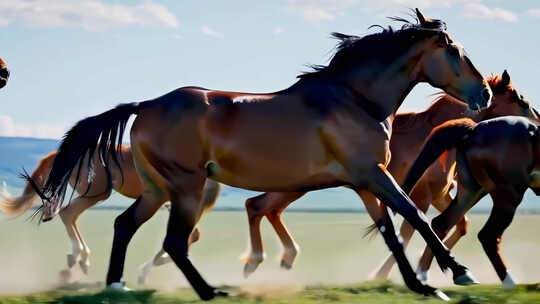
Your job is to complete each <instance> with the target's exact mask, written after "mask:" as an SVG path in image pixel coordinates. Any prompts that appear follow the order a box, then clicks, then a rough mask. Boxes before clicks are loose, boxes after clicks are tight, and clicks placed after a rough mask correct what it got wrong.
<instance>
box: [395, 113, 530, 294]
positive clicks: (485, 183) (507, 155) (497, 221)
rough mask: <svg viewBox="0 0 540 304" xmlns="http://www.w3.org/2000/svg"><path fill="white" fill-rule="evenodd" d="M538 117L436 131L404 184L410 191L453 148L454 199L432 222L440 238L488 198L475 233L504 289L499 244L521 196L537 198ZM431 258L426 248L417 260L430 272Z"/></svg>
mask: <svg viewBox="0 0 540 304" xmlns="http://www.w3.org/2000/svg"><path fill="white" fill-rule="evenodd" d="M538 122H539V120H538V119H527V118H523V117H516V116H505V117H500V118H494V119H490V120H486V121H483V122H480V123H478V124H476V123H475V122H473V121H472V120H470V119H459V120H454V121H448V122H446V123H444V124H443V125H441V126H439V127H437V128H435V129H434V130H433V132H432V133H431V135H430V136H429V138H428V139H427V141H426V144H425V146H424V148H423V150H422V152H421V153H420V155H419V156H418V159H417V160H416V161H415V163H414V164H413V166H412V167H411V171H410V172H409V174H408V175H407V178H406V180H405V183H404V185H403V189H404V190H410V189H411V188H412V187H413V186H414V184H415V183H416V181H417V180H418V178H419V177H420V176H421V175H422V172H424V171H425V169H426V168H427V167H428V166H429V165H430V164H431V163H432V162H433V161H434V160H435V159H437V158H438V157H439V155H441V154H442V153H443V152H444V151H445V150H449V149H452V148H456V150H457V152H456V153H457V178H458V188H457V196H456V198H455V199H454V200H452V203H451V204H450V206H449V207H448V208H446V210H444V211H443V212H442V213H441V214H440V215H439V216H437V217H436V218H434V219H433V222H432V227H433V229H434V230H435V231H436V233H437V234H438V235H439V237H441V238H444V237H445V236H446V234H447V233H448V230H449V229H451V228H452V227H453V226H454V225H455V224H456V222H457V221H458V220H459V219H460V218H461V217H462V216H463V215H464V214H465V213H466V212H467V211H468V210H469V209H470V208H471V207H473V206H474V205H475V204H476V203H477V202H478V201H479V200H480V199H481V198H483V197H484V196H486V195H487V194H489V195H490V196H491V198H492V199H493V208H492V210H491V214H490V216H489V218H488V220H487V222H486V224H485V225H484V227H483V228H482V229H481V230H480V232H479V233H478V239H479V240H480V242H481V243H482V246H483V247H484V251H485V252H486V254H487V256H488V257H489V259H490V261H491V263H492V264H493V267H494V268H495V271H496V273H497V275H498V276H499V278H500V279H501V281H502V282H503V286H504V287H513V286H514V285H515V283H514V280H513V278H512V276H511V275H510V273H509V271H508V269H507V267H506V264H505V262H504V260H503V258H502V256H501V252H500V243H501V238H502V234H503V232H504V230H506V228H508V226H509V225H510V223H511V222H512V219H513V217H514V214H515V212H516V208H517V207H518V205H519V204H520V203H521V200H522V199H523V195H524V193H525V191H526V190H527V189H528V188H531V189H532V190H533V192H534V193H535V194H536V195H540V134H539V131H538ZM432 259H433V256H432V254H431V252H430V250H429V248H426V250H425V251H424V255H423V256H422V259H421V262H420V263H421V264H424V265H423V267H425V268H424V269H428V268H429V264H430V263H431V261H432Z"/></svg>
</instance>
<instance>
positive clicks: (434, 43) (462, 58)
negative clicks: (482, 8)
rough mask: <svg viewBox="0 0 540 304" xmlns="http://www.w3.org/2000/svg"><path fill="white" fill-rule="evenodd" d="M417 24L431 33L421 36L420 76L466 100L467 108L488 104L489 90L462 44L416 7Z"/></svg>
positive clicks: (481, 106) (477, 107) (477, 108)
mask: <svg viewBox="0 0 540 304" xmlns="http://www.w3.org/2000/svg"><path fill="white" fill-rule="evenodd" d="M416 15H417V18H418V22H419V23H420V27H421V28H423V29H425V30H429V29H432V30H433V31H434V34H433V35H431V36H430V37H429V38H427V39H425V48H424V49H425V51H424V52H423V54H422V58H421V59H420V67H419V68H420V73H421V74H420V75H421V76H422V77H423V80H425V81H426V82H428V83H429V84H431V85H433V86H434V87H437V88H440V89H442V90H444V91H445V92H446V93H448V94H450V95H452V96H454V97H456V98H458V99H460V100H463V101H466V102H467V104H468V106H469V108H470V109H471V110H480V109H483V108H486V107H488V106H489V103H490V101H491V96H492V93H491V90H490V88H489V85H488V84H487V81H486V80H485V79H484V77H482V74H480V72H479V71H478V70H477V69H476V68H475V67H474V65H473V64H472V62H471V60H470V59H469V58H468V56H467V54H466V53H465V51H464V50H463V47H462V46H461V45H459V44H458V43H457V42H455V41H454V40H453V39H452V38H451V37H450V35H449V34H448V33H447V32H446V28H445V26H441V24H443V25H444V23H442V21H440V20H432V19H428V18H425V17H424V16H423V15H422V13H420V11H419V10H418V9H416Z"/></svg>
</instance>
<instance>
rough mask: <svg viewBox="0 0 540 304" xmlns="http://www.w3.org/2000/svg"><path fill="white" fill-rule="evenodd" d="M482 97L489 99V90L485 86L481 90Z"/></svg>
mask: <svg viewBox="0 0 540 304" xmlns="http://www.w3.org/2000/svg"><path fill="white" fill-rule="evenodd" d="M482 97H484V100H486V101H489V100H491V91H490V90H488V89H486V88H484V89H483V90H482Z"/></svg>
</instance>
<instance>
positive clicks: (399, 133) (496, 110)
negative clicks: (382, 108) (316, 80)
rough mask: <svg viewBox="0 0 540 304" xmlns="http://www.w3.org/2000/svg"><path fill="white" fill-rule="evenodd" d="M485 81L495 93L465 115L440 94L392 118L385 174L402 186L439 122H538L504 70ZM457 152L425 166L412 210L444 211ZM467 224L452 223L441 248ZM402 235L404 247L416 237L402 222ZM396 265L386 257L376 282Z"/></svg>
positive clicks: (461, 107) (451, 243)
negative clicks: (483, 105)
mask: <svg viewBox="0 0 540 304" xmlns="http://www.w3.org/2000/svg"><path fill="white" fill-rule="evenodd" d="M488 83H489V85H490V87H491V90H492V92H493V99H492V104H491V106H490V107H488V108H487V109H485V110H482V111H476V112H472V111H468V110H467V109H466V105H465V104H463V103H462V102H459V101H458V100H456V99H455V98H452V97H450V96H448V95H443V96H441V97H440V98H439V99H437V100H436V101H435V102H434V103H433V104H432V105H431V106H430V107H429V108H428V109H427V110H426V111H424V112H421V113H406V114H399V115H397V116H396V119H395V120H394V124H393V127H394V132H393V133H392V139H391V140H390V151H392V160H391V161H390V164H389V165H388V170H389V171H390V173H392V175H393V176H394V178H395V179H396V181H398V183H399V184H401V183H402V182H403V181H404V180H405V177H406V174H407V172H408V171H409V169H410V167H411V165H412V164H413V162H414V161H415V160H416V158H417V157H418V155H419V154H420V151H421V149H422V146H423V144H424V141H425V139H426V138H427V137H428V136H429V134H430V132H431V131H432V130H433V129H434V128H435V127H436V126H438V125H440V124H441V123H444V122H446V121H449V120H452V119H457V118H470V119H472V120H474V121H476V122H479V121H482V120H486V119H491V118H495V117H499V116H506V115H515V116H525V117H530V118H536V114H535V113H536V112H535V110H534V108H532V106H531V105H530V104H529V103H528V102H527V101H526V100H525V99H524V98H523V96H522V95H520V94H518V92H517V90H516V89H515V88H514V86H513V84H512V81H511V79H510V75H509V74H508V72H507V71H506V70H505V71H504V72H503V73H502V74H501V75H500V76H491V77H489V78H488ZM455 161H456V156H455V151H454V150H449V151H447V152H446V153H444V154H443V155H442V156H441V157H440V158H439V161H438V162H437V163H435V164H433V165H432V166H430V167H429V168H427V170H426V173H425V174H424V175H423V177H422V178H421V179H420V180H419V181H418V184H417V185H416V187H415V188H414V190H413V191H412V192H411V193H410V197H411V199H412V200H413V202H414V203H415V204H416V206H417V207H418V208H419V209H420V210H422V211H423V212H424V213H425V212H426V211H427V209H428V208H429V206H430V205H433V207H435V208H436V209H437V210H438V211H439V212H442V211H443V210H445V209H446V208H447V207H448V205H450V202H451V201H452V196H451V194H450V190H451V189H452V188H453V187H454V184H455ZM467 227H468V220H467V217H465V216H463V217H462V218H460V219H459V220H458V222H457V224H456V229H455V231H454V233H453V234H452V235H451V236H450V237H448V239H447V240H446V241H445V245H446V246H447V247H448V248H449V249H452V248H453V247H454V245H455V244H456V243H457V242H458V241H459V239H460V238H461V237H462V236H463V235H465V234H466V233H467ZM400 233H401V236H402V237H403V241H404V245H405V246H406V245H407V244H408V242H409V241H410V239H411V238H412V235H413V233H414V228H413V227H412V226H411V225H410V224H409V223H408V222H407V221H403V223H402V224H401V231H400ZM393 264H394V258H393V257H392V256H389V257H388V258H387V259H386V260H385V262H384V263H383V265H381V267H379V269H378V271H377V273H376V276H375V277H376V278H377V279H385V278H387V277H388V275H389V273H390V270H391V269H392V266H393ZM428 269H429V268H425V265H423V264H420V266H419V268H418V270H417V272H418V275H419V276H420V278H422V280H424V281H425V280H427V271H428Z"/></svg>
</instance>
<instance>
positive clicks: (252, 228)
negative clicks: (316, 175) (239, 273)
mask: <svg viewBox="0 0 540 304" xmlns="http://www.w3.org/2000/svg"><path fill="white" fill-rule="evenodd" d="M304 194H305V192H270V193H264V194H261V195H259V196H256V197H252V198H249V199H247V200H246V212H247V215H248V221H249V232H250V243H251V251H250V253H249V254H248V255H247V257H246V258H245V260H246V264H245V265H244V277H248V276H249V275H250V274H252V273H253V272H254V271H255V270H256V269H257V267H258V266H259V264H260V263H262V261H263V260H264V249H263V248H264V247H263V243H262V236H261V220H262V218H263V216H266V217H267V218H268V220H269V221H270V223H271V224H272V226H273V227H274V230H275V231H276V233H277V234H278V236H279V238H280V240H281V242H282V244H283V247H284V255H283V259H282V265H283V263H284V262H283V261H284V260H285V258H287V260H286V262H285V263H287V265H289V266H292V261H293V260H294V257H295V256H296V254H297V253H298V250H297V245H296V243H295V242H294V240H293V238H292V237H291V235H290V234H289V232H288V231H287V228H285V226H284V225H283V223H282V222H281V219H280V214H281V212H282V211H283V209H285V208H286V207H287V206H288V205H289V204H290V203H292V202H293V201H295V200H296V199H298V198H299V197H301V196H302V195H304ZM289 268H290V267H289Z"/></svg>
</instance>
